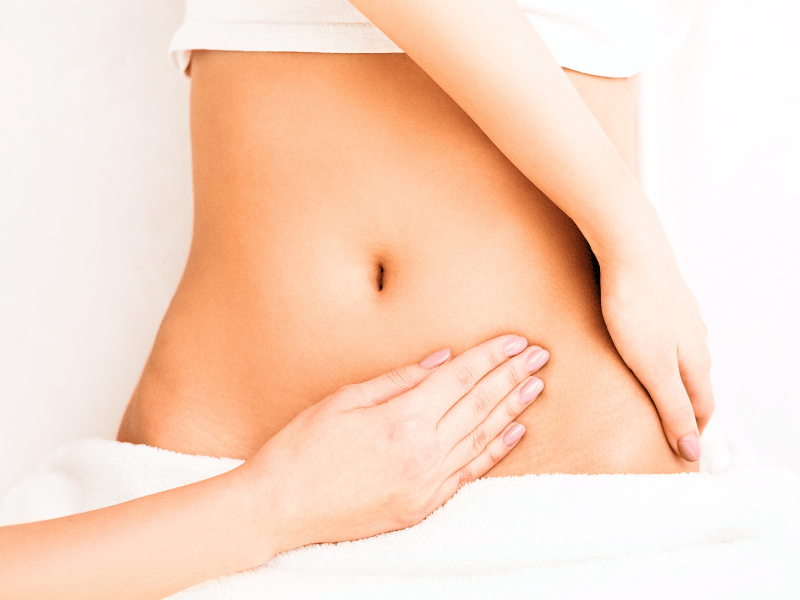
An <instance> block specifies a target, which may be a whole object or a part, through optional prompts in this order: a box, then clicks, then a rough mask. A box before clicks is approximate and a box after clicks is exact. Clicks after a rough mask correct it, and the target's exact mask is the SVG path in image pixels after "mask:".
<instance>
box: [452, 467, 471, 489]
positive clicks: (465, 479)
mask: <svg viewBox="0 0 800 600" xmlns="http://www.w3.org/2000/svg"><path fill="white" fill-rule="evenodd" d="M473 479H475V476H474V475H473V473H472V468H471V467H470V465H464V466H463V467H461V468H460V469H459V470H458V476H457V478H456V481H457V483H456V490H460V489H461V488H462V487H464V486H465V485H467V484H468V483H469V482H470V481H472V480H473Z"/></svg>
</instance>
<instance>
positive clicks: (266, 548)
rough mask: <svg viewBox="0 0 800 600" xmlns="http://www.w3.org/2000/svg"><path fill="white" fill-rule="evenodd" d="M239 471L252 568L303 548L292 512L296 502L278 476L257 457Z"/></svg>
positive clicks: (237, 471)
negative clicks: (283, 553) (292, 550)
mask: <svg viewBox="0 0 800 600" xmlns="http://www.w3.org/2000/svg"><path fill="white" fill-rule="evenodd" d="M254 458H255V457H254ZM235 471H236V473H235V477H236V479H237V482H236V484H235V486H236V487H237V488H238V489H239V490H240V491H239V492H238V493H239V494H240V497H241V498H242V499H243V501H244V508H243V521H244V522H245V523H244V524H245V527H246V530H247V531H248V535H246V536H245V543H246V544H247V548H248V555H249V556H250V557H251V558H250V562H251V563H252V564H251V567H254V566H258V565H262V564H264V563H265V562H267V561H268V560H270V559H271V558H272V557H274V556H275V555H277V554H280V553H281V552H285V551H286V550H290V549H292V548H296V547H297V546H299V545H302V543H301V542H298V541H297V536H296V535H295V534H294V531H295V530H296V527H295V526H296V524H297V523H296V518H295V516H294V515H293V514H292V511H291V509H292V506H293V505H294V504H295V502H292V501H291V500H292V499H291V498H290V496H291V492H290V491H289V490H286V489H285V486H283V485H282V484H281V482H280V479H279V478H278V477H277V476H276V474H275V473H274V472H273V471H272V470H271V469H270V468H269V467H268V466H266V465H264V464H261V462H260V461H257V460H253V458H251V459H250V460H248V461H247V462H245V463H244V464H243V465H241V466H239V467H237V468H236V469H235ZM232 474H233V472H232ZM287 500H288V501H287ZM295 500H296V499H295Z"/></svg>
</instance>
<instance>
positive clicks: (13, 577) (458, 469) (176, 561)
mask: <svg viewBox="0 0 800 600" xmlns="http://www.w3.org/2000/svg"><path fill="white" fill-rule="evenodd" d="M526 346H527V342H525V340H524V339H523V338H520V337H517V336H508V335H506V336H501V337H499V338H495V339H493V340H490V341H488V342H485V343H484V344H481V345H479V346H476V347H475V348H472V349H471V350H468V351H467V352H464V353H463V354H461V355H459V356H458V357H456V358H455V359H453V360H452V361H450V362H446V361H447V360H448V358H449V351H440V352H438V353H434V354H433V355H431V356H430V357H428V358H426V359H423V361H422V362H421V363H420V364H418V365H409V366H406V367H402V368H400V369H397V370H395V371H393V372H391V373H388V374H386V375H383V376H381V377H378V378H376V379H373V380H371V381H367V382H364V383H361V384H357V385H349V386H345V387H344V388H342V389H341V390H339V391H338V392H336V393H335V394H333V395H331V396H329V397H328V398H326V399H325V400H323V401H322V402H319V403H317V404H315V405H314V406H312V407H310V408H309V409H307V410H306V411H304V412H303V413H301V414H300V415H298V416H297V417H296V418H295V419H294V420H293V421H291V422H290V423H289V424H288V425H287V426H286V427H285V428H284V429H282V430H281V431H280V432H279V433H278V434H277V435H275V436H274V437H273V438H271V439H270V440H269V441H268V442H267V443H266V444H265V445H264V446H263V447H262V448H261V449H260V450H259V451H258V452H257V453H256V454H255V455H254V456H253V457H252V458H251V459H249V460H248V461H247V462H245V463H244V464H243V465H241V466H239V467H237V468H235V469H233V470H232V471H229V472H227V473H224V474H222V475H219V476H217V477H213V478H211V479H207V480H204V481H200V482H198V483H194V484H191V485H187V486H183V487H180V488H176V489H172V490H168V491H165V492H161V493H158V494H153V495H150V496H146V497H143V498H138V499H136V500H131V501H129V502H125V503H123V504H118V505H115V506H110V507H107V508H103V509H99V510H94V511H90V512H86V513H81V514H77V515H73V516H69V517H63V518H59V519H52V520H49V521H41V522H36V523H27V524H23V525H15V526H9V527H2V528H0V590H2V594H1V595H2V597H3V598H4V599H6V598H7V599H9V600H11V599H15V600H16V599H23V598H35V599H37V600H42V599H45V598H58V599H59V600H68V599H71V598H75V599H80V600H88V599H91V598H102V599H107V598H115V599H117V600H124V599H142V598H163V597H165V596H168V595H170V594H173V593H175V592H178V591H180V590H182V589H185V588H188V587H191V586H192V585H195V584H197V583H200V582H202V581H206V580H208V579H213V578H216V577H219V576H222V575H226V574H230V573H234V572H237V571H240V570H243V569H247V568H251V567H255V566H257V565H260V564H262V563H264V562H266V561H267V560H269V559H270V558H271V557H272V556H274V555H275V554H277V553H279V552H282V551H284V550H288V549H290V548H295V547H298V546H302V545H305V544H309V543H315V542H336V541H342V540H348V539H357V538H361V537H367V536H371V535H376V534H378V533H383V532H386V531H391V530H394V529H399V528H402V527H407V526H410V525H413V524H415V523H418V522H419V521H421V520H422V519H423V518H424V517H425V516H426V515H428V514H429V513H430V512H432V511H433V510H434V509H435V508H436V507H438V506H440V505H441V504H443V503H444V502H445V501H446V500H447V499H448V498H450V497H451V496H452V495H453V494H454V493H455V492H456V491H457V489H458V488H459V487H460V486H461V485H463V484H464V483H466V482H468V481H471V480H473V479H475V478H477V477H480V476H481V475H483V474H484V473H485V472H486V471H488V470H489V469H490V468H491V467H492V466H494V465H495V464H497V462H498V461H500V460H501V459H502V458H503V457H504V456H505V455H506V454H507V453H508V452H509V451H510V450H511V448H513V447H514V446H515V445H516V443H517V442H518V441H519V439H520V437H521V436H522V434H523V433H524V427H523V426H522V425H519V424H510V422H511V420H512V419H513V418H514V416H515V415H518V414H519V413H521V412H522V411H523V410H524V409H525V408H526V406H527V405H528V404H529V403H530V402H531V401H532V400H533V399H534V397H535V396H536V395H537V394H538V393H539V392H540V391H541V388H542V385H541V383H540V381H539V380H538V379H536V378H532V377H529V374H530V373H531V372H532V371H534V370H536V369H538V368H539V367H541V365H542V364H543V363H544V361H545V360H546V357H547V354H546V353H545V354H544V357H543V356H542V353H541V351H540V349H539V348H537V347H533V348H530V349H528V350H525V348H526ZM532 355H533V359H532V360H528V359H529V358H530V357H531V356H532ZM443 363H446V364H443ZM439 365H442V366H441V367H439ZM529 382H533V383H534V385H529V386H527V388H526V387H525V384H526V383H529Z"/></svg>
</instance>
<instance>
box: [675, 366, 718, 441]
mask: <svg viewBox="0 0 800 600" xmlns="http://www.w3.org/2000/svg"><path fill="white" fill-rule="evenodd" d="M705 354H706V356H707V354H708V353H707V351H706V353H705ZM678 364H679V368H680V371H681V380H682V381H683V385H684V387H685V388H686V393H687V394H688V395H689V400H690V401H691V402H692V408H693V409H694V416H695V420H696V421H697V428H698V430H699V431H700V433H701V434H702V433H703V430H704V429H705V427H706V425H707V424H708V421H709V419H710V418H711V415H712V414H713V413H714V390H713V389H712V386H711V376H710V374H709V369H710V367H711V364H710V359H705V360H702V361H700V362H693V363H691V364H684V363H683V362H682V361H681V360H680V355H679V358H678Z"/></svg>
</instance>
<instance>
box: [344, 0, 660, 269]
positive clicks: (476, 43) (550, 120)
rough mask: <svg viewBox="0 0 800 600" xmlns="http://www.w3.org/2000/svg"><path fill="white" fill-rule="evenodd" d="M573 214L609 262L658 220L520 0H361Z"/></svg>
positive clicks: (646, 238) (648, 236) (654, 229)
mask: <svg viewBox="0 0 800 600" xmlns="http://www.w3.org/2000/svg"><path fill="white" fill-rule="evenodd" d="M352 4H353V5H355V6H356V7H357V8H358V9H359V10H360V11H361V12H363V13H364V15H365V16H366V17H367V18H369V19H370V20H372V21H373V22H374V23H375V24H376V25H377V26H378V27H379V28H381V29H382V30H383V31H384V32H385V33H386V34H387V35H388V36H389V37H390V38H392V39H393V40H394V41H395V42H396V43H397V44H398V45H399V46H400V47H401V48H402V49H403V50H404V51H405V52H406V53H407V54H408V55H409V56H410V57H411V58H413V59H414V60H415V61H416V62H417V63H418V64H419V65H420V66H421V67H422V68H423V69H424V70H425V71H426V72H427V73H428V74H429V75H430V76H431V77H432V78H433V79H434V80H435V81H436V82H437V83H438V84H439V85H440V86H441V87H442V88H443V89H444V90H445V91H446V92H447V93H448V94H449V95H450V96H451V97H452V98H453V99H454V100H455V101H456V102H457V103H458V104H459V105H460V106H461V107H462V108H463V109H464V110H465V111H466V112H467V114H469V115H470V117H472V119H473V120H474V121H475V122H476V123H477V124H478V126H480V128H481V129H482V130H483V131H484V132H485V133H486V135H487V136H488V137H489V138H490V139H491V140H492V141H493V142H494V143H495V145H497V147H498V148H499V149H500V150H501V151H502V152H503V153H504V154H505V155H506V156H507V157H508V158H509V160H511V161H512V162H513V163H514V164H515V165H516V166H517V168H519V169H520V171H522V173H524V174H525V175H526V176H527V177H528V178H529V179H530V180H531V181H532V182H533V183H534V184H536V186H537V187H539V189H541V190H542V191H543V192H544V193H545V194H546V195H547V196H548V197H549V198H550V199H551V200H553V202H555V203H556V204H557V205H558V206H559V207H560V208H561V209H562V210H563V211H564V212H565V213H567V214H568V215H569V216H570V217H571V218H572V219H573V220H574V221H575V222H576V224H577V225H578V227H579V228H580V229H581V231H582V232H583V234H584V235H585V236H586V238H587V239H588V240H589V243H590V244H591V246H592V248H593V249H594V250H595V253H596V254H598V256H599V257H600V258H601V260H602V258H603V257H604V256H605V255H607V254H611V253H613V252H616V251H618V250H621V249H623V248H624V247H625V246H629V245H630V242H631V241H633V240H635V239H640V240H641V241H642V242H644V243H652V242H653V239H654V236H655V237H656V238H659V240H658V241H659V242H660V241H663V240H664V239H665V238H663V237H662V236H663V230H662V228H661V224H660V221H659V220H658V217H657V215H656V213H655V211H654V210H653V208H652V205H651V204H650V203H649V201H648V200H647V198H646V196H645V195H644V193H643V191H642V190H641V187H640V186H639V185H638V183H637V182H636V180H635V178H634V176H633V175H632V174H631V172H630V171H629V170H628V168H627V166H626V165H625V163H624V161H623V160H622V158H621V157H620V156H619V154H618V153H617V151H616V150H615V148H614V146H613V144H612V143H611V142H610V140H609V139H608V137H607V136H606V134H605V132H604V131H603V129H602V128H601V127H600V125H599V124H598V123H597V120H596V119H595V118H594V116H593V115H592V114H591V112H590V111H589V109H588V108H587V107H586V105H585V104H584V103H583V101H582V100H581V98H580V96H579V95H578V93H577V92H576V91H575V89H574V87H573V86H572V84H571V83H570V82H569V80H568V78H567V77H566V75H565V74H564V72H563V71H562V70H561V68H560V67H559V65H558V63H557V62H556V60H555V58H554V57H553V55H552V54H551V53H550V51H549V50H548V49H547V47H546V45H545V44H544V42H543V41H542V39H541V38H540V37H539V35H538V34H537V33H536V31H535V29H534V27H533V26H532V25H531V24H530V22H529V21H528V19H527V17H526V16H525V14H524V12H523V11H522V10H521V9H520V8H519V6H518V5H517V4H516V2H514V1H513V0H439V1H437V2H427V1H426V0H353V1H352Z"/></svg>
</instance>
